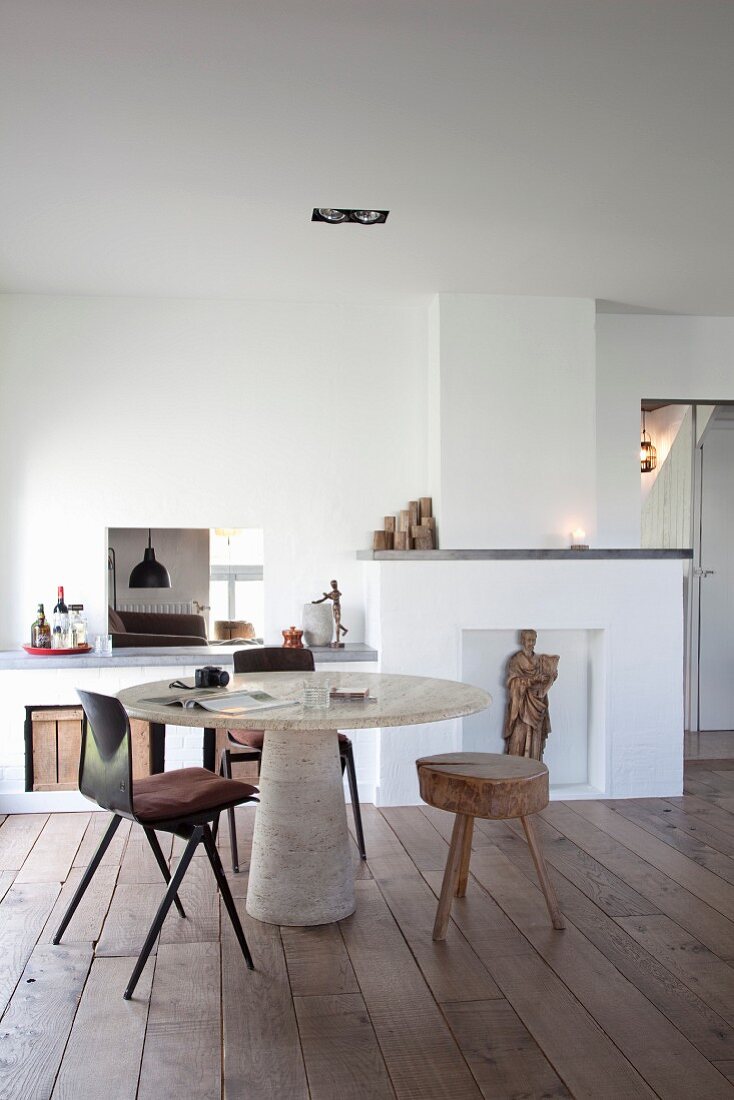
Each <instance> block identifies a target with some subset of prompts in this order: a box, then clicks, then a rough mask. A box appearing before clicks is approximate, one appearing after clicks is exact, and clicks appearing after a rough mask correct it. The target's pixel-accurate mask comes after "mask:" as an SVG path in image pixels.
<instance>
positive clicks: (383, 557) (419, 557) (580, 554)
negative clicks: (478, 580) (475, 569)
mask: <svg viewBox="0 0 734 1100" xmlns="http://www.w3.org/2000/svg"><path fill="white" fill-rule="evenodd" d="M357 557H358V558H359V559H360V561H620V560H621V561H640V560H647V559H650V560H654V559H657V558H681V559H686V558H688V559H690V558H692V557H693V551H692V550H627V549H618V550H615V549H610V550H602V549H597V548H596V547H593V548H592V549H590V550H570V549H564V550H358V551H357Z"/></svg>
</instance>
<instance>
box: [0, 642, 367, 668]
mask: <svg viewBox="0 0 734 1100" xmlns="http://www.w3.org/2000/svg"><path fill="white" fill-rule="evenodd" d="M255 648H257V647H256V646H242V645H239V646H237V645H235V646H171V647H167V646H165V647H164V646H150V647H140V648H134V649H113V651H112V653H111V654H110V656H109V657H101V656H99V654H97V653H86V654H84V655H83V656H82V655H80V656H78V657H77V656H71V657H35V656H32V655H31V654H29V653H26V652H25V650H22V649H6V650H0V671H6V670H7V671H16V670H17V671H25V670H28V669H33V670H34V671H35V672H40V671H42V670H43V669H46V670H49V671H50V670H52V669H61V668H63V669H74V668H136V667H137V668H143V667H145V668H152V667H154V666H155V665H165V666H166V667H167V668H170V667H171V665H187V666H192V665H222V666H223V667H224V668H231V667H232V663H233V656H232V655H233V654H234V653H235V652H236V651H237V650H238V649H255ZM312 653H313V655H314V659H315V661H316V664H317V665H324V664H330V663H340V664H342V663H344V662H349V663H351V662H359V661H376V660H377V650H376V649H372V648H371V647H370V646H368V645H365V644H364V643H363V642H350V643H348V644H347V645H345V646H344V648H343V649H331V648H330V647H329V646H313V647H312Z"/></svg>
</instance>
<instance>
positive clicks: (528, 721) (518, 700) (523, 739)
mask: <svg viewBox="0 0 734 1100" xmlns="http://www.w3.org/2000/svg"><path fill="white" fill-rule="evenodd" d="M537 640H538V634H537V632H536V631H535V630H522V631H520V645H521V646H522V649H520V650H519V651H518V652H517V653H515V654H513V656H512V657H510V659H509V661H508V662H507V713H506V715H505V726H504V730H503V731H502V736H503V737H504V739H505V745H506V747H507V752H508V753H510V754H511V755H513V756H528V757H532V759H533V760H542V759H543V751H544V749H545V743H546V741H547V739H548V734H549V733H550V731H551V724H550V714H549V712H548V692H549V691H550V689H551V687H552V686H553V684H554V682H555V680H556V679H557V677H558V662H559V660H560V657H559V656H558V655H557V654H550V653H536V652H535V643H536V642H537Z"/></svg>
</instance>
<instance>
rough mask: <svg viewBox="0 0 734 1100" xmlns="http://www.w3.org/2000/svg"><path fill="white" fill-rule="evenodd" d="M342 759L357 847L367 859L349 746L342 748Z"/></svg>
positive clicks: (355, 775) (355, 771)
mask: <svg viewBox="0 0 734 1100" xmlns="http://www.w3.org/2000/svg"><path fill="white" fill-rule="evenodd" d="M341 751H342V754H343V757H342V758H343V759H344V760H345V761H346V765H347V781H348V783H349V795H350V797H351V799H352V813H353V814H354V828H355V830H356V832H357V847H358V848H359V854H360V856H361V857H362V859H367V852H366V850H365V846H364V830H363V828H362V811H361V809H360V806H359V789H358V787H357V769H356V768H355V766H354V753H353V751H352V746H351V745H344V747H343V748H342V750H341Z"/></svg>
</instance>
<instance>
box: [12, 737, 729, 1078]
mask: <svg viewBox="0 0 734 1100" xmlns="http://www.w3.org/2000/svg"><path fill="white" fill-rule="evenodd" d="M255 812H256V811H255V810H253V809H247V810H244V809H243V810H239V811H238V812H237V832H238V841H239V846H240V861H241V866H242V868H243V871H242V873H241V874H240V875H238V876H230V881H231V882H232V886H233V893H234V895H235V898H236V904H237V907H238V910H239V912H240V915H241V918H242V921H243V925H244V927H245V932H246V935H247V937H248V939H249V941H250V946H251V949H252V953H253V956H254V958H255V965H256V971H255V972H254V973H250V972H248V971H247V970H246V969H245V968H244V965H243V962H242V958H241V955H240V953H239V949H238V946H237V943H236V940H235V939H234V936H233V934H232V931H231V927H230V925H229V922H228V918H227V915H226V913H225V912H223V910H222V909H221V907H220V905H219V904H218V900H217V897H216V892H215V886H214V880H213V877H212V875H211V872H210V869H209V866H208V863H207V862H206V860H205V859H204V858H201V857H198V858H197V859H195V860H194V862H193V863H192V865H191V867H190V868H189V873H188V876H187V878H186V879H185V880H184V884H183V887H182V889H181V898H182V901H183V904H184V906H185V908H186V910H187V912H188V914H189V917H188V919H186V920H182V919H181V918H180V917H179V916H178V914H177V913H176V912H175V911H172V912H171V913H170V914H169V917H168V919H167V920H166V923H165V924H164V926H163V930H162V932H161V935H160V938H159V942H158V944H157V946H156V950H155V953H154V954H153V955H152V956H151V958H150V961H149V963H148V965H147V967H146V969H145V971H144V973H143V976H142V978H141V981H140V984H139V986H138V990H137V993H136V996H135V998H134V999H133V1000H132V1001H130V1002H125V1001H123V1000H122V992H123V988H124V986H125V984H126V981H127V978H128V976H129V974H130V972H131V970H132V968H133V965H134V962H135V955H136V953H137V951H138V949H139V947H140V945H141V943H142V941H143V939H144V937H145V934H146V932H147V929H148V926H149V924H150V921H151V919H152V916H153V913H154V911H155V907H156V905H157V904H158V901H159V899H160V897H161V895H162V891H163V887H162V883H161V881H160V877H159V874H158V872H157V868H156V867H155V864H154V863H153V861H152V860H151V859H150V857H149V853H148V850H147V847H146V846H145V844H144V843H142V842H141V841H142V835H141V831H140V830H139V828H138V827H137V826H134V827H133V828H128V826H127V825H125V827H124V828H123V829H120V832H119V834H118V837H117V838H116V840H115V844H114V846H113V847H111V849H110V851H109V853H108V855H107V857H106V858H105V861H104V863H103V864H102V865H101V867H100V869H99V872H98V876H97V879H96V880H95V883H94V886H93V888H92V889H90V891H89V893H88V896H87V898H86V899H85V901H84V903H83V905H82V906H81V907H80V909H79V911H78V913H77V915H76V916H75V918H74V920H73V921H72V922H71V924H70V926H69V929H68V931H67V934H66V936H65V938H64V943H63V945H61V946H60V947H58V948H55V947H53V946H52V944H51V942H50V941H51V937H52V935H53V931H54V928H55V926H56V923H57V921H58V919H59V917H60V914H61V913H62V912H63V909H64V906H65V904H66V901H67V899H68V898H69V896H70V894H71V892H72V891H73V889H74V886H75V885H76V883H77V882H78V881H79V876H80V874H81V869H82V867H83V866H84V865H85V862H86V860H87V859H88V858H89V855H90V853H91V852H92V851H93V849H94V845H95V843H96V842H97V839H98V838H99V836H100V835H101V829H102V827H103V824H104V820H105V818H106V815H102V814H96V813H92V814H53V815H50V816H48V817H46V816H43V815H38V816H36V815H21V816H15V817H13V816H10V817H7V818H6V819H5V820H1V819H0V1014H1V1015H2V1018H1V1019H0V1100H46V1098H51V1097H53V1098H54V1100H57V1098H62V1097H64V1098H65V1097H69V1098H74V1100H96V1098H98V1097H105V1100H136V1098H138V1100H142V1098H148V1097H151V1098H152V1097H155V1098H157V1100H158V1098H160V1100H166V1098H167V1097H175V1098H176V1100H209V1098H211V1100H221V1098H222V1097H224V1098H226V1100H362V1098H364V1100H383V1098H385V1100H464V1098H466V1100H481V1098H482V1097H484V1098H487V1100H490V1098H491V1100H511V1098H512V1100H518V1098H523V1100H535V1098H537V1100H548V1098H554V1097H555V1098H560V1097H576V1098H577V1100H606V1098H609V1100H631V1098H635V1097H640V1098H642V1097H654V1096H659V1097H662V1098H664V1100H667V1098H675V1100H690V1098H692V1097H696V1098H698V1097H701V1098H705V1100H717V1098H722V1100H724V1098H725V1097H729V1098H731V1100H734V759H716V758H708V757H706V758H701V759H699V760H695V761H688V762H687V764H686V789H685V793H684V795H683V797H682V798H670V799H638V800H635V801H629V800H625V801H619V802H566V803H553V804H552V805H551V806H550V807H549V808H548V810H547V811H546V812H545V813H544V814H543V815H542V819H541V820H539V821H538V830H539V833H540V836H541V839H542V843H543V846H544V850H545V852H546V857H547V860H548V863H549V866H550V871H551V877H552V878H553V881H554V883H555V886H556V889H557V891H558V895H559V899H560V902H561V906H562V908H563V910H564V913H565V915H566V919H567V923H568V927H567V929H566V931H565V932H554V931H553V930H552V929H551V928H550V926H549V924H548V921H547V915H546V911H545V908H544V905H543V899H542V896H541V895H540V892H539V890H538V886H537V881H536V878H535V872H534V869H533V865H532V861H531V859H530V856H529V853H528V850H527V847H526V845H525V841H524V839H523V836H522V831H521V830H520V829H518V828H517V827H516V825H515V824H514V823H504V822H488V821H487V822H477V828H476V829H475V831H474V838H473V857H472V868H471V870H472V876H471V880H470V884H469V889H468V891H467V896H466V898H464V899H460V900H457V901H456V902H455V904H454V911H453V919H452V922H451V924H450V927H449V933H448V936H447V939H446V941H445V942H444V943H440V944H434V943H433V941H432V939H431V928H432V924H433V918H434V914H435V907H436V901H437V894H438V891H439V889H440V883H441V872H442V869H443V865H444V861H445V859H446V853H447V849H448V844H447V841H448V838H449V837H450V830H451V819H450V817H449V816H448V815H445V814H442V813H441V812H440V811H435V810H432V809H430V808H428V807H424V808H420V807H415V806H412V807H398V808H389V809H387V808H386V809H385V810H383V811H380V810H377V809H375V807H374V806H365V807H364V810H363V814H364V822H365V834H366V840H367V848H368V852H369V855H370V858H369V861H368V863H367V865H366V866H364V865H360V864H359V861H358V860H357V861H356V867H357V870H358V880H357V898H358V907H357V911H356V913H355V914H354V915H353V916H351V917H349V918H348V919H347V920H345V921H342V922H341V923H340V924H339V925H329V926H323V927H320V928H310V929H309V928H282V929H279V928H276V927H273V926H270V925H266V924H260V923H258V922H257V921H254V920H252V918H251V917H249V916H248V914H247V913H246V911H245V900H244V899H245V894H246V888H247V854H248V851H249V846H250V843H251V838H252V823H253V815H254V813H255ZM161 839H162V840H163V841H164V851H165V854H166V858H168V859H169V861H170V863H171V866H172V867H173V866H175V863H176V861H177V859H178V858H179V855H180V850H181V848H180V845H179V844H178V842H176V843H173V844H172V843H171V840H170V838H168V839H167V840H166V839H165V838H163V837H162V838H161ZM219 842H220V845H221V848H222V852H223V857H224V860H225V866H228V853H227V851H226V849H227V843H228V835H227V829H226V826H225V827H224V828H223V831H222V834H220V841H219Z"/></svg>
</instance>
